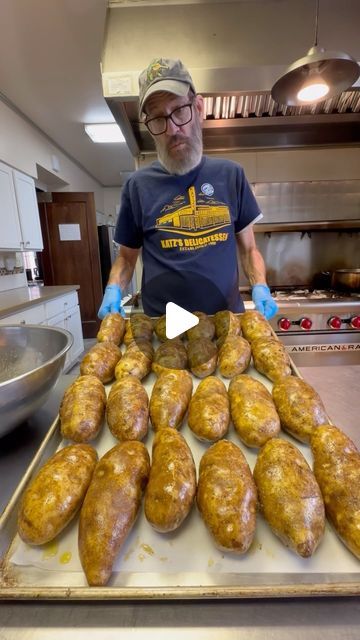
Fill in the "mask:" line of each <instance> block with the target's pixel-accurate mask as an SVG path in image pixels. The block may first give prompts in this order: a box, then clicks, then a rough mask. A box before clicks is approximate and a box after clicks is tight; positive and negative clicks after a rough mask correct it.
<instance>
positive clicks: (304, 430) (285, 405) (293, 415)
mask: <svg viewBox="0 0 360 640" xmlns="http://www.w3.org/2000/svg"><path fill="white" fill-rule="evenodd" d="M272 396H273V400H274V402H275V406H276V410H277V412H278V414H279V417H280V423H281V426H282V428H283V429H285V431H288V432H289V433H291V435H292V436H294V438H296V439H297V440H300V441H301V442H310V438H311V435H312V432H313V431H314V429H316V428H317V427H318V426H319V424H325V423H327V422H329V418H328V416H327V415H326V411H325V407H324V405H323V403H322V400H321V398H320V396H319V395H318V393H317V392H316V391H315V389H313V387H311V386H310V385H309V384H308V383H307V382H305V380H302V379H301V378H296V377H295V376H287V377H286V378H283V379H282V380H281V381H280V382H277V383H275V384H274V386H273V389H272Z"/></svg>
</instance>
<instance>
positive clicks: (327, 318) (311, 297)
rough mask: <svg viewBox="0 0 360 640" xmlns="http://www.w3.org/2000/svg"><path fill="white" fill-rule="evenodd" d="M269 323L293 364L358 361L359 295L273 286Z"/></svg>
mask: <svg viewBox="0 0 360 640" xmlns="http://www.w3.org/2000/svg"><path fill="white" fill-rule="evenodd" d="M272 295H273V297H274V298H275V300H276V302H277V304H278V307H279V311H278V313H277V314H276V316H275V317H274V318H272V320H270V323H271V325H272V327H273V329H274V331H275V332H276V333H277V335H278V337H279V338H280V340H281V341H282V342H283V343H284V345H285V347H286V349H287V351H288V352H289V353H290V355H291V357H292V359H293V361H294V362H295V364H298V365H303V366H316V365H322V364H336V365H339V364H360V294H359V293H341V292H338V291H333V290H330V289H329V290H327V289H321V290H320V289H307V288H295V289H293V288H288V287H287V288H286V289H278V288H274V290H273V291H272Z"/></svg>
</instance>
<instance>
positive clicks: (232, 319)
mask: <svg viewBox="0 0 360 640" xmlns="http://www.w3.org/2000/svg"><path fill="white" fill-rule="evenodd" d="M214 322H215V330H216V337H217V338H220V337H221V336H228V335H235V336H238V335H239V334H240V333H241V328H240V323H239V321H238V318H237V316H236V315H235V314H234V313H232V312H231V311H227V310H225V311H218V312H217V313H215V315H214Z"/></svg>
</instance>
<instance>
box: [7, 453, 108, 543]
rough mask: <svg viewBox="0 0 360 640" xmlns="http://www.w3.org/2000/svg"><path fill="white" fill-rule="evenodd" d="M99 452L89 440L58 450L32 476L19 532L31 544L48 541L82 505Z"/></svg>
mask: <svg viewBox="0 0 360 640" xmlns="http://www.w3.org/2000/svg"><path fill="white" fill-rule="evenodd" d="M96 461H97V453H96V451H95V449H93V447H91V446H90V445H89V444H72V445H69V446H68V447H64V449H61V450H60V451H57V453H55V454H54V455H53V456H52V457H51V458H49V460H48V461H47V462H46V463H45V464H44V466H43V467H41V469H40V471H39V472H38V473H37V474H36V476H35V477H34V478H33V479H32V480H31V482H30V484H29V486H28V487H27V489H26V490H25V493H24V495H23V497H22V499H21V502H20V507H19V513H18V533H19V536H20V538H21V539H22V540H24V542H27V543H28V544H34V545H38V544H45V543H46V542H50V540H53V539H54V538H56V536H57V535H58V534H59V533H60V532H61V531H62V530H63V529H64V528H65V527H66V526H67V525H68V524H69V522H70V521H71V520H72V519H73V517H74V516H75V514H76V513H77V512H78V510H79V509H80V507H81V504H82V502H83V500H84V497H85V494H86V491H87V489H88V486H89V484H90V480H91V476H92V474H93V471H94V469H95V465H96Z"/></svg>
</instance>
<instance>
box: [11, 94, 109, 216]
mask: <svg viewBox="0 0 360 640" xmlns="http://www.w3.org/2000/svg"><path fill="white" fill-rule="evenodd" d="M0 130H1V134H0V161H2V162H5V163H6V164H9V165H11V166H12V167H14V168H15V169H18V170H19V171H22V172H23V173H26V174H28V175H29V176H32V177H33V178H35V179H37V178H38V169H37V165H40V166H41V167H43V168H44V169H45V170H46V171H48V172H50V173H51V174H52V175H54V176H55V181H56V180H57V179H59V178H60V179H61V180H63V181H64V182H65V183H66V186H64V187H63V188H59V187H56V190H57V191H92V192H94V195H95V206H96V209H97V211H101V212H104V190H103V188H102V186H101V185H100V184H99V183H98V182H97V181H96V180H94V179H93V178H91V177H90V176H89V175H88V174H87V173H86V172H85V171H83V170H82V169H80V168H79V167H78V166H77V165H76V164H75V163H74V162H73V161H72V160H70V158H68V157H67V156H66V155H65V154H64V153H63V152H62V151H60V150H59V149H58V147H56V146H55V145H54V144H52V143H51V142H50V141H49V140H48V139H47V138H46V137H45V136H44V135H42V134H41V132H40V131H39V130H38V129H36V128H35V127H33V126H32V125H31V124H30V123H29V122H28V121H27V120H24V119H23V118H22V117H21V116H20V115H19V114H18V113H16V112H15V111H13V110H12V109H11V108H10V107H8V106H7V105H6V104H5V103H3V102H1V101H0ZM53 155H55V156H57V158H58V160H59V171H58V172H54V170H53V168H52V159H51V156H53Z"/></svg>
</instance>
